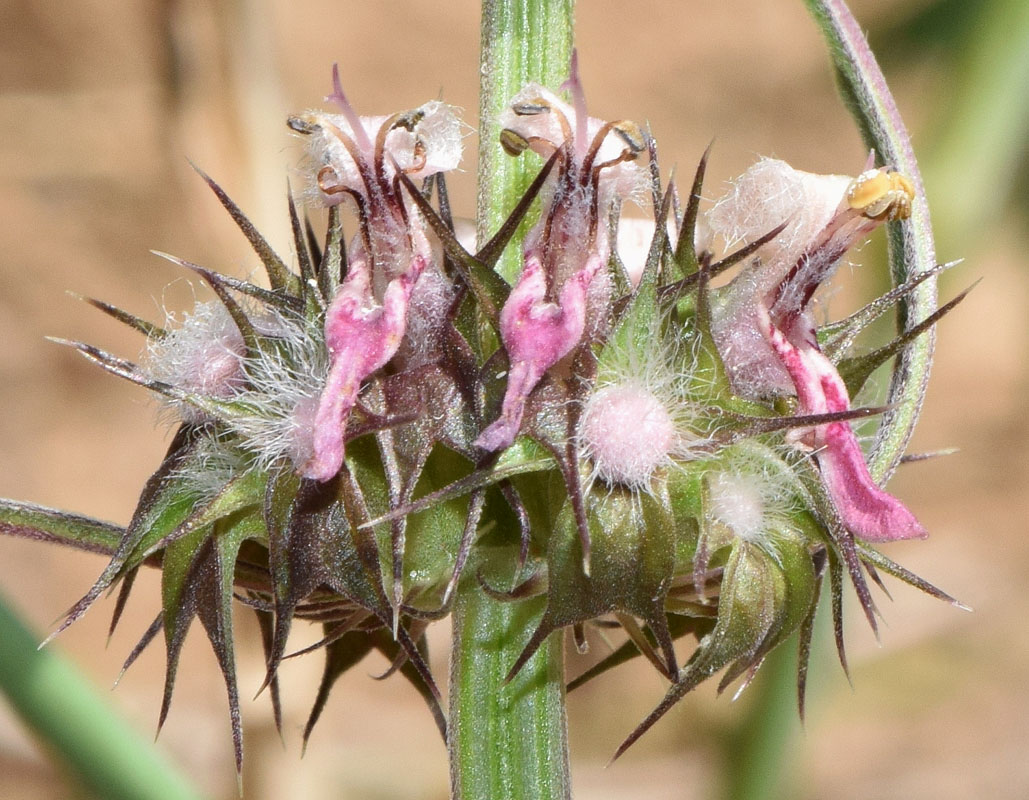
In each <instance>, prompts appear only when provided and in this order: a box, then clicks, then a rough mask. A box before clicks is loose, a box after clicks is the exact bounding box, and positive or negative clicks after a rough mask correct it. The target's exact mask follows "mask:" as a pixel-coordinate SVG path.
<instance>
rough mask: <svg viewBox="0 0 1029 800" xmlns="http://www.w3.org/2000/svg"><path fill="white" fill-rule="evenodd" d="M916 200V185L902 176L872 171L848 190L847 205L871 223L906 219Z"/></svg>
mask: <svg viewBox="0 0 1029 800" xmlns="http://www.w3.org/2000/svg"><path fill="white" fill-rule="evenodd" d="M914 199H915V187H914V185H913V184H912V183H911V180H910V179H909V178H907V177H905V176H904V175H901V174H900V173H899V172H887V171H886V170H882V169H870V170H868V171H867V172H862V173H861V174H860V175H858V176H857V177H856V178H855V179H854V180H853V181H851V183H850V186H849V187H847V204H848V205H849V206H850V207H851V208H853V209H854V210H855V211H860V212H861V213H862V214H864V215H865V216H866V217H868V218H869V219H875V220H895V219H907V218H908V217H910V216H911V203H912V201H913V200H914Z"/></svg>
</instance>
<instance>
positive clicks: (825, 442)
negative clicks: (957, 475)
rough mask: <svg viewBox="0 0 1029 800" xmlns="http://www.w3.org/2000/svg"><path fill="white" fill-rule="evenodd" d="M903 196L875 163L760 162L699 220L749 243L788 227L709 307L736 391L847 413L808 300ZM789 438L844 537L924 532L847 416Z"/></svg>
mask: <svg viewBox="0 0 1029 800" xmlns="http://www.w3.org/2000/svg"><path fill="white" fill-rule="evenodd" d="M911 195H912V190H911V186H910V183H908V182H907V180H906V179H905V178H904V177H903V176H900V175H898V174H897V173H891V172H888V171H887V170H884V169H869V170H866V171H865V172H863V173H862V174H861V175H860V176H859V177H857V178H855V179H853V180H850V179H845V178H841V177H840V176H834V175H811V174H809V173H802V172H798V171H796V170H794V169H793V168H792V167H790V166H789V165H787V164H785V163H784V162H781V161H771V160H768V159H765V160H762V161H760V162H758V164H756V165H755V166H754V167H751V169H750V170H748V172H747V173H746V174H744V176H743V177H742V178H740V180H739V181H737V183H736V186H735V187H734V189H733V190H732V191H731V192H730V194H729V195H727V197H726V198H725V199H723V200H722V201H721V202H720V203H718V204H716V206H715V207H714V208H713V209H712V211H711V212H710V213H709V217H708V219H709V223H710V224H711V228H712V231H713V232H715V233H718V234H721V235H722V236H723V238H727V239H736V240H747V239H751V240H753V239H756V238H758V237H759V236H761V235H762V234H763V233H765V232H767V231H768V230H770V229H772V228H774V227H775V226H776V225H779V224H781V223H782V222H787V221H788V223H789V224H788V225H787V227H786V229H785V230H784V231H783V233H782V234H781V235H780V236H779V237H777V238H776V239H775V240H773V241H772V242H770V243H769V245H767V246H766V247H765V248H763V249H762V252H761V255H760V256H759V258H758V259H757V260H756V261H755V262H754V264H752V265H751V266H750V267H749V268H748V269H747V270H745V271H744V272H743V273H741V274H740V275H739V276H738V277H737V278H736V279H735V280H734V281H733V282H732V284H730V285H729V286H728V287H726V289H725V290H724V291H723V293H722V294H721V296H720V297H719V298H718V300H717V301H716V304H715V307H714V309H713V324H712V332H713V334H714V336H715V340H716V342H717V344H718V348H719V352H720V354H721V356H722V359H723V361H724V362H725V365H726V368H727V369H728V371H729V374H730V379H731V380H732V381H733V385H734V387H735V389H736V391H737V392H738V393H740V394H742V395H744V396H752V397H756V396H762V395H768V394H776V393H781V392H783V391H784V390H786V391H792V393H794V394H796V396H797V400H798V408H797V413H798V414H802V415H808V414H826V413H835V412H843V411H847V410H849V409H850V398H849V396H848V394H847V388H846V386H845V385H844V382H843V379H842V378H841V377H840V374H839V372H838V371H837V369H836V367H835V366H834V365H833V364H832V362H831V361H829V359H828V358H826V356H825V355H824V354H823V353H822V352H821V350H820V349H819V347H818V341H817V337H816V333H815V325H814V322H813V320H812V318H811V316H810V314H809V313H808V310H807V307H808V305H809V303H810V301H811V298H812V296H813V295H814V293H815V291H816V289H817V288H818V287H819V285H820V284H821V283H823V282H824V281H825V280H827V279H828V278H829V277H830V276H831V275H832V273H833V271H834V270H835V268H836V266H837V265H838V264H839V262H840V259H841V258H842V257H843V255H844V254H845V253H846V252H847V250H848V249H850V247H851V246H852V245H854V244H855V243H856V242H857V241H858V240H859V239H860V238H862V237H864V236H865V235H867V234H868V233H869V232H870V231H871V230H872V229H873V228H875V227H877V226H878V225H879V224H880V223H882V222H883V221H886V220H892V219H899V218H904V217H906V216H907V215H908V214H909V213H910V203H911ZM791 440H792V441H793V443H794V444H796V445H797V446H798V447H801V448H803V449H805V450H808V451H810V452H811V453H812V454H813V457H814V459H815V461H816V462H817V464H818V469H819V473H820V475H821V478H822V482H823V484H824V485H825V488H826V490H827V491H828V494H829V496H830V498H831V499H832V501H833V503H834V505H835V506H836V509H837V511H838V512H839V515H840V518H841V520H842V521H843V523H844V525H845V526H846V527H847V529H848V530H850V531H851V532H852V533H853V534H855V535H856V536H860V537H861V538H863V539H866V540H869V541H891V540H895V539H910V538H916V537H923V536H925V535H926V531H925V529H924V528H923V527H922V526H921V525H920V524H919V523H918V521H917V520H916V519H915V517H914V516H913V515H912V514H911V512H910V511H908V509H907V508H905V506H904V505H903V504H902V503H901V502H900V501H899V500H897V499H896V498H895V497H893V496H892V495H890V494H888V493H886V492H884V491H883V490H882V489H881V488H880V487H879V486H877V485H876V483H875V481H873V480H872V476H871V475H870V474H869V471H868V466H867V465H866V463H865V459H864V455H863V454H862V452H861V447H860V445H859V444H858V441H857V437H856V436H855V435H854V431H853V429H852V428H851V426H850V423H849V422H832V423H829V424H826V425H818V426H815V427H813V428H807V429H803V430H798V431H794V433H793V434H792V435H791Z"/></svg>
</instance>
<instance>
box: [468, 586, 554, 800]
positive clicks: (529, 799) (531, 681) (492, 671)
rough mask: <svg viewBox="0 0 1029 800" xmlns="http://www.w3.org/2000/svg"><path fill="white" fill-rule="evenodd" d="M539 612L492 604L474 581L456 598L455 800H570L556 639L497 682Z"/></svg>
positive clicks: (537, 605) (531, 606)
mask: <svg viewBox="0 0 1029 800" xmlns="http://www.w3.org/2000/svg"><path fill="white" fill-rule="evenodd" d="M542 610H543V605H542V603H541V602H539V601H530V602H521V603H507V602H502V601H498V600H495V599H493V598H491V597H489V596H487V595H486V593H485V592H483V591H482V590H481V589H480V588H479V587H478V586H477V585H475V582H474V581H470V582H469V583H468V585H467V586H466V587H465V589H464V591H462V593H461V594H459V596H458V599H457V604H456V607H455V609H454V647H453V655H452V660H451V673H450V681H451V684H450V709H451V710H450V730H449V739H450V741H449V747H450V770H451V785H452V787H453V797H454V798H455V800H485V799H486V798H489V800H559V798H569V797H571V784H570V780H569V773H568V732H567V725H566V722H565V691H564V659H563V657H562V640H561V636H560V635H559V634H555V635H553V636H551V637H550V639H549V640H548V641H547V642H545V643H544V645H543V646H542V647H541V648H540V649H539V651H538V652H537V653H536V654H535V655H534V656H533V657H532V658H531V659H529V661H528V663H527V664H526V665H525V666H524V667H523V668H522V670H521V671H520V672H519V673H518V674H517V675H516V676H515V677H514V678H513V679H512V680H511V682H510V683H505V682H504V679H505V677H506V676H507V672H508V670H510V669H511V665H512V664H513V663H514V661H515V659H516V658H518V656H519V654H520V653H521V651H522V648H523V647H524V646H525V643H526V641H527V640H528V638H529V636H530V634H531V633H532V631H533V630H534V628H535V627H536V625H537V624H538V623H539V617H540V615H541V613H542Z"/></svg>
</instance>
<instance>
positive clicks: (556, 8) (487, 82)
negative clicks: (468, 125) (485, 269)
mask: <svg viewBox="0 0 1029 800" xmlns="http://www.w3.org/2000/svg"><path fill="white" fill-rule="evenodd" d="M573 5H574V4H573V2H572V0H483V3H482V50H481V58H480V63H479V70H480V71H479V77H480V83H479V86H480V94H479V196H478V212H479V213H478V235H479V242H480V244H481V243H483V242H485V241H486V239H488V238H489V236H490V235H492V234H493V233H494V232H495V231H496V230H497V228H499V227H500V224H501V223H502V222H503V221H504V219H505V218H506V217H507V215H508V214H509V213H510V212H511V209H512V208H513V207H514V205H515V203H517V202H518V198H519V197H521V196H522V194H523V192H524V191H525V189H526V188H527V187H528V185H529V183H530V182H531V181H532V179H533V178H534V177H535V175H536V172H537V171H538V170H539V168H540V166H541V162H540V161H538V160H537V159H533V158H531V156H530V154H528V153H526V154H523V155H522V156H520V157H518V158H512V157H511V156H509V155H507V154H506V153H505V152H504V150H503V148H502V147H501V146H500V125H499V123H498V121H497V118H498V115H499V114H500V112H501V111H503V109H504V108H505V107H506V106H507V104H508V102H509V101H510V100H511V98H512V97H513V96H514V94H515V93H516V92H517V91H518V90H519V89H521V88H522V86H524V85H525V84H526V83H528V82H530V81H535V82H536V83H541V84H543V85H544V86H547V87H549V88H551V89H554V90H556V89H557V88H558V87H559V86H560V85H561V83H562V82H564V80H565V79H566V78H567V77H568V65H569V63H570V61H571V58H572V32H573V24H572V7H573ZM524 227H525V226H523V230H522V231H520V234H524V233H525V230H524ZM521 238H522V236H521V235H519V236H517V237H515V239H516V241H515V242H514V243H513V244H512V246H510V247H508V248H507V251H506V252H505V253H504V257H503V258H502V259H501V261H500V264H499V265H498V267H497V269H498V271H499V272H500V274H501V275H503V276H504V277H505V278H506V279H507V280H508V281H513V280H514V279H515V278H516V277H517V275H518V272H519V270H520V268H521V263H520V261H519V253H520V247H518V244H519V242H520V240H521Z"/></svg>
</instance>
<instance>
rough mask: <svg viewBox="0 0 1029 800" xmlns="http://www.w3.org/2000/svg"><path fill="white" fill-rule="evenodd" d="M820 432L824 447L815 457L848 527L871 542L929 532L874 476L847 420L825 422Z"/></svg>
mask: <svg viewBox="0 0 1029 800" xmlns="http://www.w3.org/2000/svg"><path fill="white" fill-rule="evenodd" d="M819 433H820V435H819V438H820V439H821V440H822V445H823V449H822V450H820V451H819V452H818V455H817V456H816V457H817V459H818V467H819V469H820V470H821V473H822V481H823V483H825V488H826V489H828V491H829V496H830V497H831V498H832V500H833V504H834V505H835V506H836V510H837V511H838V512H839V514H840V517H841V519H842V520H843V524H844V526H845V527H846V528H847V530H849V531H850V532H851V533H853V534H854V535H855V536H858V537H860V538H862V539H866V540H868V541H870V542H891V541H895V540H897V539H923V538H925V537H926V536H927V535H928V532H927V531H926V530H925V528H923V527H922V526H921V525H920V524H919V522H918V520H917V519H915V516H914V515H913V514H912V513H911V512H910V511H908V510H907V508H906V507H905V506H904V504H903V503H901V502H900V501H899V500H898V499H897V498H896V497H894V496H893V495H891V494H889V493H888V492H884V491H883V490H882V489H880V488H879V487H878V486H877V485H876V483H875V481H874V480H872V476H871V475H870V474H869V472H868V467H867V466H866V465H865V458H864V454H863V453H862V452H861V448H860V446H859V445H858V441H857V437H856V436H855V435H854V431H853V430H851V427H850V425H849V424H848V423H846V422H833V423H830V424H829V425H824V426H822V427H821V428H820V429H819Z"/></svg>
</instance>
